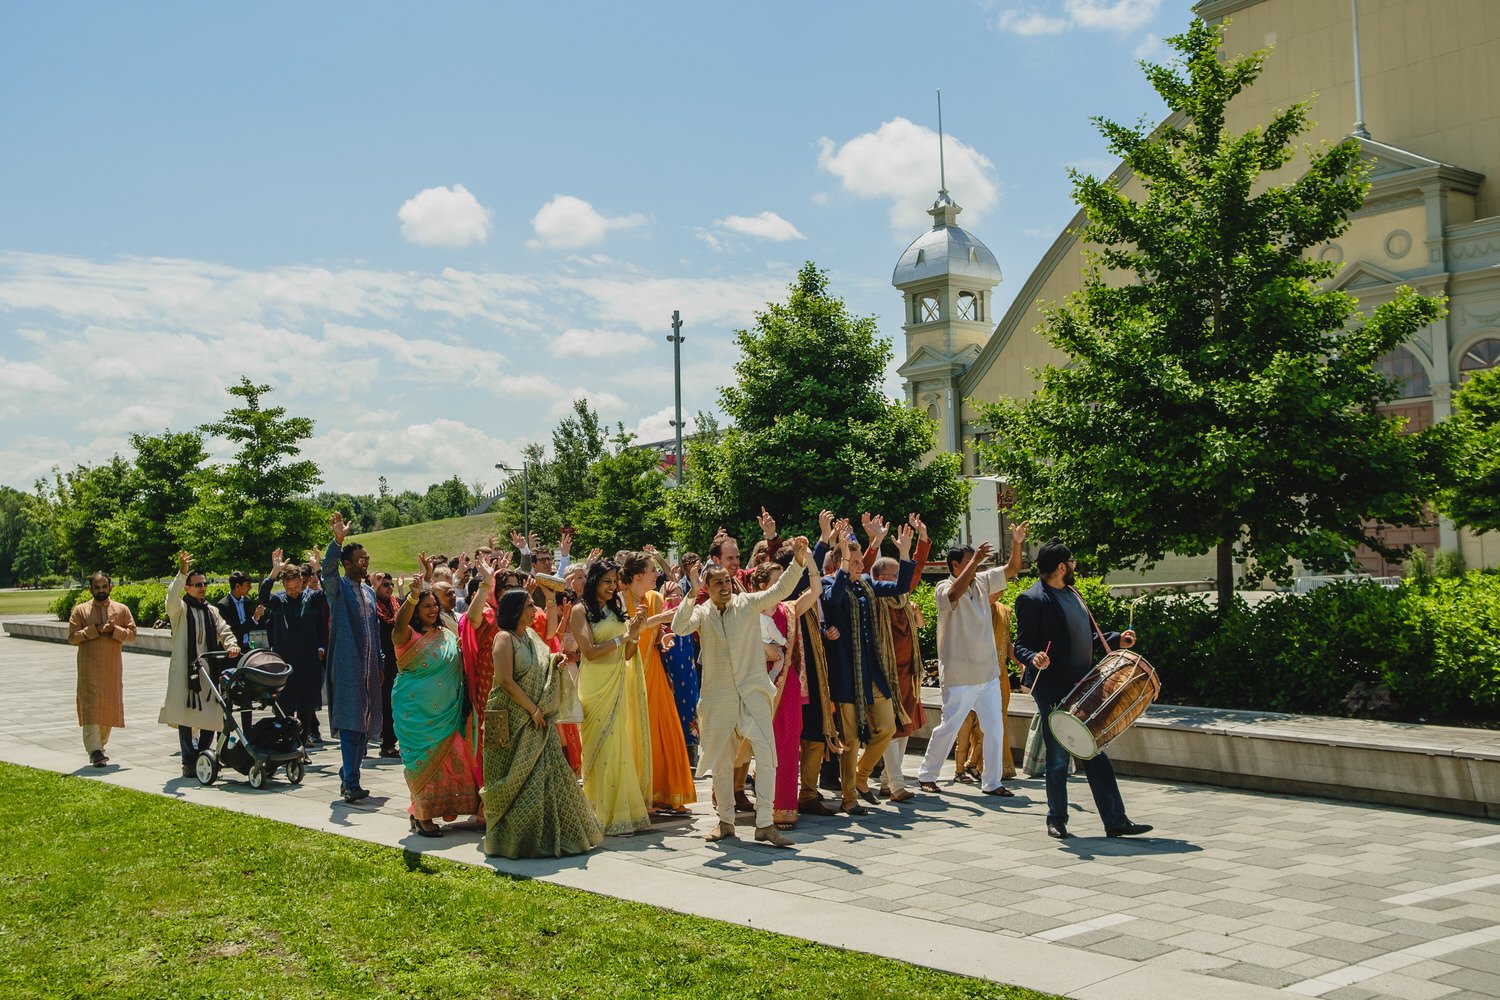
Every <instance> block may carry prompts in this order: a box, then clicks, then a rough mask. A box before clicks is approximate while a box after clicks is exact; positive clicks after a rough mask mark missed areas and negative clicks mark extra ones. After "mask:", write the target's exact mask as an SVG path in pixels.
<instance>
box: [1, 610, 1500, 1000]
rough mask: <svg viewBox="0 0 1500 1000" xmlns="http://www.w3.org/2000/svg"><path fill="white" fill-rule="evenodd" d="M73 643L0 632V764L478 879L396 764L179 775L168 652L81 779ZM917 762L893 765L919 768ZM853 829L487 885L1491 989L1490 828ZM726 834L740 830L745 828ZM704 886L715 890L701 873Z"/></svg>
mask: <svg viewBox="0 0 1500 1000" xmlns="http://www.w3.org/2000/svg"><path fill="white" fill-rule="evenodd" d="M73 662H74V657H73V651H72V650H71V649H70V648H68V647H63V646H57V645H53V644H48V643H39V642H28V641H25V640H19V639H12V638H9V637H0V677H3V679H4V684H3V686H0V759H4V760H8V761H13V762H16V763H21V764H26V765H30V766H34V767H41V768H47V769H51V770H56V771H62V772H71V773H78V774H83V775H88V776H93V777H97V778H99V779H100V780H104V781H108V782H111V783H115V784H120V785H126V786H130V787H134V788H139V789H142V790H146V791H151V792H154V793H156V794H163V795H168V796H172V797H176V798H181V799H185V800H189V801H194V802H199V803H204V804H211V805H217V806H221V807H224V808H230V809H237V810H241V811H244V812H252V813H256V814H258V815H263V816H267V817H270V818H274V819H279V820H284V821H287V822H291V823H295V824H298V825H300V826H305V827H310V828H315V829H323V830H329V831H333V832H338V833H341V834H345V835H348V836H354V837H358V838H361V839H366V840H370V841H373V842H378V843H386V844H392V845H399V846H402V847H405V848H408V849H411V850H423V851H430V852H432V853H435V854H438V855H440V856H443V857H449V858H453V859H456V860H460V861H466V862H470V863H476V864H486V863H489V862H486V861H485V859H484V858H483V856H482V855H481V854H480V852H479V850H478V846H477V845H478V841H479V833H478V832H477V831H470V832H460V831H452V832H451V833H450V835H449V836H448V837H446V838H444V839H442V840H437V841H432V840H426V839H422V838H417V837H414V836H411V835H410V834H409V833H408V832H407V829H406V821H405V816H404V810H405V807H406V805H407V802H408V799H407V795H406V789H405V784H404V782H403V779H402V777H401V767H400V763H399V762H398V761H382V760H378V759H372V760H370V761H369V762H368V764H369V769H368V771H367V772H366V773H367V780H366V784H367V785H368V786H369V787H370V789H371V790H372V792H373V795H372V797H371V798H370V799H369V800H367V801H366V802H364V803H361V804H360V805H359V806H357V807H352V806H346V805H345V804H343V803H342V802H341V801H339V800H338V799H337V796H336V794H335V792H336V790H337V783H338V779H337V776H336V771H337V766H338V765H337V751H336V750H335V749H333V748H332V747H330V748H328V749H325V750H321V751H318V752H316V753H315V754H314V755H313V765H312V766H311V767H310V768H309V771H308V776H307V780H306V782H305V783H304V784H303V785H302V786H300V787H295V788H294V787H292V786H289V785H287V784H286V783H285V781H284V779H282V778H281V777H279V776H278V778H277V780H276V781H275V783H274V784H273V786H272V787H271V788H270V789H268V790H266V791H264V792H255V791H253V790H251V789H250V788H249V786H248V785H247V784H245V783H244V782H243V780H241V777H240V776H239V775H234V774H231V775H230V776H229V777H228V778H226V779H224V780H223V781H221V783H220V784H219V785H216V786H214V787H212V788H200V787H199V786H198V785H197V782H196V781H189V780H184V779H182V778H180V777H178V776H177V775H178V774H179V771H180V765H179V764H178V762H177V760H176V758H175V756H169V755H171V754H174V753H175V747H176V736H175V734H174V733H172V732H170V731H169V730H167V729H165V728H163V727H159V726H157V725H156V724H155V719H156V713H157V709H158V708H159V706H160V698H161V694H162V691H163V690H164V687H165V682H164V674H165V669H166V661H165V660H164V659H162V658H160V657H154V656H142V655H127V656H126V679H125V691H126V718H127V720H130V722H131V723H132V724H131V725H130V726H129V728H126V729H124V730H120V731H117V732H116V734H115V735H114V737H113V738H112V739H111V742H110V748H109V750H110V756H111V757H112V758H113V763H112V764H111V766H110V767H108V768H105V769H103V770H98V769H95V768H92V767H88V766H80V765H84V754H83V749H82V744H81V742H80V741H79V738H78V730H77V728H76V726H75V718H74V708H73V683H74V681H73V678H74V668H73ZM915 769H916V761H915V760H911V761H909V762H908V765H907V770H908V772H909V773H910V772H914V771H915ZM943 786H944V794H943V795H942V796H930V795H919V796H918V797H917V798H916V799H915V800H913V801H912V802H908V803H905V804H903V805H900V806H891V805H883V806H881V807H879V808H872V812H871V815H869V816H867V817H862V818H858V819H850V818H846V817H839V818H835V819H805V820H804V821H803V822H802V824H801V825H800V826H799V829H798V830H797V831H796V832H795V834H794V837H795V838H796V839H797V840H798V841H799V846H798V850H796V851H795V852H790V851H787V852H782V851H774V850H771V849H768V848H757V847H755V846H753V845H751V844H750V843H748V842H741V843H738V844H736V845H734V846H733V847H729V848H719V847H716V846H710V845H707V844H705V843H703V841H702V840H701V839H700V835H701V832H702V831H703V830H706V829H707V828H708V827H709V825H710V822H711V820H710V816H709V812H708V810H707V808H706V805H705V803H706V801H707V789H706V787H704V786H703V785H702V784H700V789H699V795H700V797H701V798H702V799H703V802H700V803H699V804H698V805H697V806H696V807H695V809H694V816H693V818H692V820H691V821H682V822H679V823H676V824H663V825H662V826H659V827H658V828H657V829H656V830H655V831H653V832H652V833H649V834H644V835H640V836H636V837H630V838H610V839H609V840H608V841H606V845H605V848H604V849H603V850H601V851H598V852H595V853H594V854H591V855H589V856H587V857H585V858H578V859H565V860H563V861H559V862H521V863H510V862H505V863H495V864H493V865H492V866H493V867H496V868H499V869H501V870H504V871H507V872H512V873H516V874H522V875H528V876H532V877H538V878H545V879H548V880H550V881H555V882H558V883H561V884H565V885H570V886H576V887H578V888H582V889H588V890H591V891H595V892H601V893H605V894H608V895H613V896H620V897H624V898H630V899H637V900H641V901H643V902H648V903H653V904H656V905H661V906H665V907H668V908H671V909H675V910H680V911H683V912H689V913H695V914H699V915H703V916H710V917H715V918H718V919H724V920H730V921H733V922H736V923H742V924H749V925H753V926H758V927H768V928H771V929H775V930H778V931H781V932H782V933H789V934H794V935H797V936H801V937H806V938H809V939H812V940H816V941H821V942H824V943H827V944H832V945H837V946H840V947H848V948H855V949H860V950H872V951H877V952H879V953H881V954H885V955H889V956H890V957H893V958H899V959H902V960H905V961H912V962H918V963H921V964H924V965H929V966H933V967H936V968H943V969H949V970H952V971H956V972H962V973H966V974H970V975H984V976H988V977H990V978H994V979H997V980H1001V981H1004V982H1011V983H1017V984H1020V985H1024V986H1029V987H1032V988H1034V989H1041V990H1047V991H1051V992H1056V993H1061V994H1065V995H1068V996H1073V997H1079V998H1096V997H1097V998H1100V1000H1103V998H1110V1000H1128V998H1130V997H1136V996H1139V997H1152V998H1161V997H1214V998H1220V997H1223V998H1229V1000H1233V998H1237V997H1244V998H1246V1000H1249V998H1252V997H1261V998H1265V997H1274V996H1280V997H1283V998H1285V997H1287V996H1289V995H1290V996H1298V995H1300V996H1319V997H1327V998H1330V1000H1368V998H1375V997H1379V998H1386V997H1399V998H1407V1000H1424V998H1437V997H1449V998H1454V1000H1460V998H1463V1000H1468V998H1480V997H1497V996H1500V823H1494V822H1488V823H1487V822H1484V821H1480V820H1470V819H1464V818H1461V817H1453V816H1440V815H1428V814H1423V813H1419V812H1413V811H1407V810H1396V809H1383V808H1377V807H1368V806H1360V805H1353V804H1349V803H1341V802H1330V801H1324V800H1316V799H1301V798H1292V797H1282V796H1276V795H1266V794H1257V793H1247V792H1237V791H1233V790H1226V789H1220V788H1207V787H1202V786H1196V785H1181V784H1172V783H1167V782H1152V781H1143V780H1131V779H1122V781H1121V786H1122V789H1123V792H1124V796H1125V801H1126V804H1127V806H1128V808H1129V810H1130V814H1131V816H1132V818H1134V819H1137V820H1140V821H1142V822H1149V823H1153V824H1155V825H1156V828H1157V832H1156V834H1154V835H1152V836H1150V837H1146V838H1140V839H1133V840H1108V839H1106V838H1104V837H1103V836H1102V831H1101V830H1100V829H1099V824H1098V820H1097V817H1096V816H1095V815H1094V813H1093V810H1092V802H1091V801H1090V799H1089V796H1088V792H1087V788H1086V786H1085V785H1084V784H1083V783H1082V782H1081V781H1075V783H1074V785H1073V787H1072V794H1073V797H1074V805H1073V812H1074V814H1075V818H1074V820H1073V822H1072V824H1071V825H1072V828H1073V830H1074V832H1075V834H1077V836H1076V837H1075V839H1073V840H1071V841H1068V842H1063V843H1059V842H1057V841H1053V840H1049V839H1047V838H1046V837H1045V836H1044V834H1043V817H1044V814H1045V800H1044V796H1043V792H1042V789H1041V785H1040V782H1037V781H1029V780H1022V781H1019V782H1016V783H1015V784H1014V786H1013V787H1015V789H1016V791H1017V793H1018V794H1017V797H1016V798H1013V799H1005V800H995V799H991V798H989V797H986V796H981V795H979V794H978V793H977V791H975V790H974V788H973V787H972V786H967V785H957V784H953V785H950V784H947V783H946V782H943ZM742 833H743V834H744V835H746V836H748V834H749V829H748V828H743V830H742ZM709 880H712V881H709Z"/></svg>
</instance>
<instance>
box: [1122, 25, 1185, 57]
mask: <svg viewBox="0 0 1500 1000" xmlns="http://www.w3.org/2000/svg"><path fill="white" fill-rule="evenodd" d="M1131 54H1132V55H1134V56H1135V57H1136V58H1137V59H1141V60H1144V61H1145V62H1151V63H1157V64H1161V63H1165V62H1167V61H1168V60H1170V59H1172V57H1173V56H1175V55H1176V52H1174V51H1173V50H1172V48H1171V47H1170V46H1168V45H1167V43H1166V42H1164V41H1162V40H1161V38H1159V37H1158V36H1157V35H1155V34H1153V33H1152V32H1149V31H1148V32H1146V37H1145V38H1142V39H1141V42H1140V44H1139V45H1137V46H1136V47H1135V50H1134V52H1132V53H1131Z"/></svg>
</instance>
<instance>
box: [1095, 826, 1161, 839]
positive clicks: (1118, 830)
mask: <svg viewBox="0 0 1500 1000" xmlns="http://www.w3.org/2000/svg"><path fill="white" fill-rule="evenodd" d="M1151 830H1152V827H1151V824H1150V823H1124V824H1122V825H1120V826H1115V827H1110V828H1109V829H1108V830H1105V831H1104V834H1105V836H1107V837H1138V836H1140V835H1141V834H1143V833H1150V832H1151Z"/></svg>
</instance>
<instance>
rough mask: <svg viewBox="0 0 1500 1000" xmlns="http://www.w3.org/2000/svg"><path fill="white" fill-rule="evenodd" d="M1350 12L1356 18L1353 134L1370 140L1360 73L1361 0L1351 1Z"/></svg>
mask: <svg viewBox="0 0 1500 1000" xmlns="http://www.w3.org/2000/svg"><path fill="white" fill-rule="evenodd" d="M1349 11H1350V13H1351V14H1353V16H1354V131H1353V132H1352V133H1351V134H1352V135H1355V136H1358V137H1359V138H1361V139H1368V138H1370V130H1369V129H1367V128H1365V91H1364V81H1363V80H1361V79H1360V73H1359V0H1349Z"/></svg>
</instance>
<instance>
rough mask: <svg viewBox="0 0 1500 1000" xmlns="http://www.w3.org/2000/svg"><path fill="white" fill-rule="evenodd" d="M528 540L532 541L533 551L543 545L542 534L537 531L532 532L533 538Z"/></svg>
mask: <svg viewBox="0 0 1500 1000" xmlns="http://www.w3.org/2000/svg"><path fill="white" fill-rule="evenodd" d="M528 541H529V542H530V543H531V551H533V552H535V551H536V550H537V549H539V548H541V547H542V536H541V535H538V534H537V533H536V532H535V531H533V532H532V533H531V538H529V539H528Z"/></svg>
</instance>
